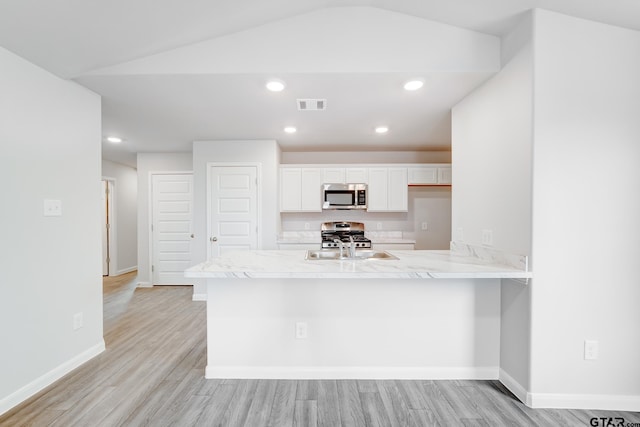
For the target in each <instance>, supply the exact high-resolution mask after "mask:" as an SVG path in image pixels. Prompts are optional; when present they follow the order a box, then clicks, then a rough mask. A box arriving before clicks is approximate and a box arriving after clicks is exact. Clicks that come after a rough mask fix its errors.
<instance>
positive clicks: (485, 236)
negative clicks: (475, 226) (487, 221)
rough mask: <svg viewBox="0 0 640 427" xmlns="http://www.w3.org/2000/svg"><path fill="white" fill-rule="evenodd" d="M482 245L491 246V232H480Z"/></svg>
mask: <svg viewBox="0 0 640 427" xmlns="http://www.w3.org/2000/svg"><path fill="white" fill-rule="evenodd" d="M482 244H483V245H486V246H491V245H493V231H492V230H482Z"/></svg>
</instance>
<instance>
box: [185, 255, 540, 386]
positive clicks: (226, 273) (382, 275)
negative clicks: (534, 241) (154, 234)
mask: <svg viewBox="0 0 640 427" xmlns="http://www.w3.org/2000/svg"><path fill="white" fill-rule="evenodd" d="M391 253H392V255H395V256H396V257H397V258H398V259H392V260H306V259H305V251H295V250H294V251H291V250H288V251H284V250H283V251H245V252H232V253H228V254H226V255H224V256H221V257H219V258H215V259H212V260H209V261H207V262H204V263H201V264H199V265H196V266H194V267H192V268H190V269H188V270H187V271H186V272H185V276H186V277H189V278H200V279H206V282H207V346H208V352H207V368H206V374H205V375H206V377H207V378H361V379H365V378H407V379H420V378H433V379H435V378H440V379H443V378H448V379H454V378H458V379H479V378H483V379H490V378H497V377H498V370H499V368H498V366H499V354H500V284H501V280H502V279H514V280H513V281H514V283H513V284H509V285H510V286H523V285H524V284H525V281H526V280H527V279H528V278H530V277H532V275H531V273H530V272H528V271H527V270H528V269H527V261H526V257H521V256H513V255H505V254H501V253H498V252H496V251H490V250H487V249H486V248H482V247H471V246H467V245H462V244H455V243H452V250H450V251H392V252H391ZM510 281H511V280H510Z"/></svg>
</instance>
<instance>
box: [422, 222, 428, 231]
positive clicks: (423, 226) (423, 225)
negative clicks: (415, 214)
mask: <svg viewBox="0 0 640 427" xmlns="http://www.w3.org/2000/svg"><path fill="white" fill-rule="evenodd" d="M421 228H422V229H423V230H426V229H427V223H426V222H423V223H422V227H421Z"/></svg>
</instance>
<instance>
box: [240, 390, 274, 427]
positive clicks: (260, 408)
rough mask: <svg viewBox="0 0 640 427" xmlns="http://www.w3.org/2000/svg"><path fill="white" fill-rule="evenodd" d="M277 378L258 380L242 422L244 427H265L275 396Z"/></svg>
mask: <svg viewBox="0 0 640 427" xmlns="http://www.w3.org/2000/svg"><path fill="white" fill-rule="evenodd" d="M277 385H278V381H277V380H259V381H258V386H257V387H256V391H255V393H254V395H253V398H252V400H251V406H250V407H249V412H248V413H247V419H246V420H245V422H244V425H245V426H246V427H266V426H267V423H268V421H269V417H270V416H271V409H272V408H273V400H274V399H275V396H276V387H277Z"/></svg>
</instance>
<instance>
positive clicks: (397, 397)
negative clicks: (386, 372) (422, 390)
mask: <svg viewBox="0 0 640 427" xmlns="http://www.w3.org/2000/svg"><path fill="white" fill-rule="evenodd" d="M377 386H378V393H379V394H380V399H382V404H383V405H384V407H385V409H386V411H387V414H388V415H389V422H390V426H391V427H409V426H412V425H414V422H413V420H412V418H411V413H410V411H409V405H408V404H407V402H406V401H405V400H404V398H403V396H402V394H401V393H400V391H399V390H398V387H397V386H396V382H395V381H392V380H386V381H377Z"/></svg>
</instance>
